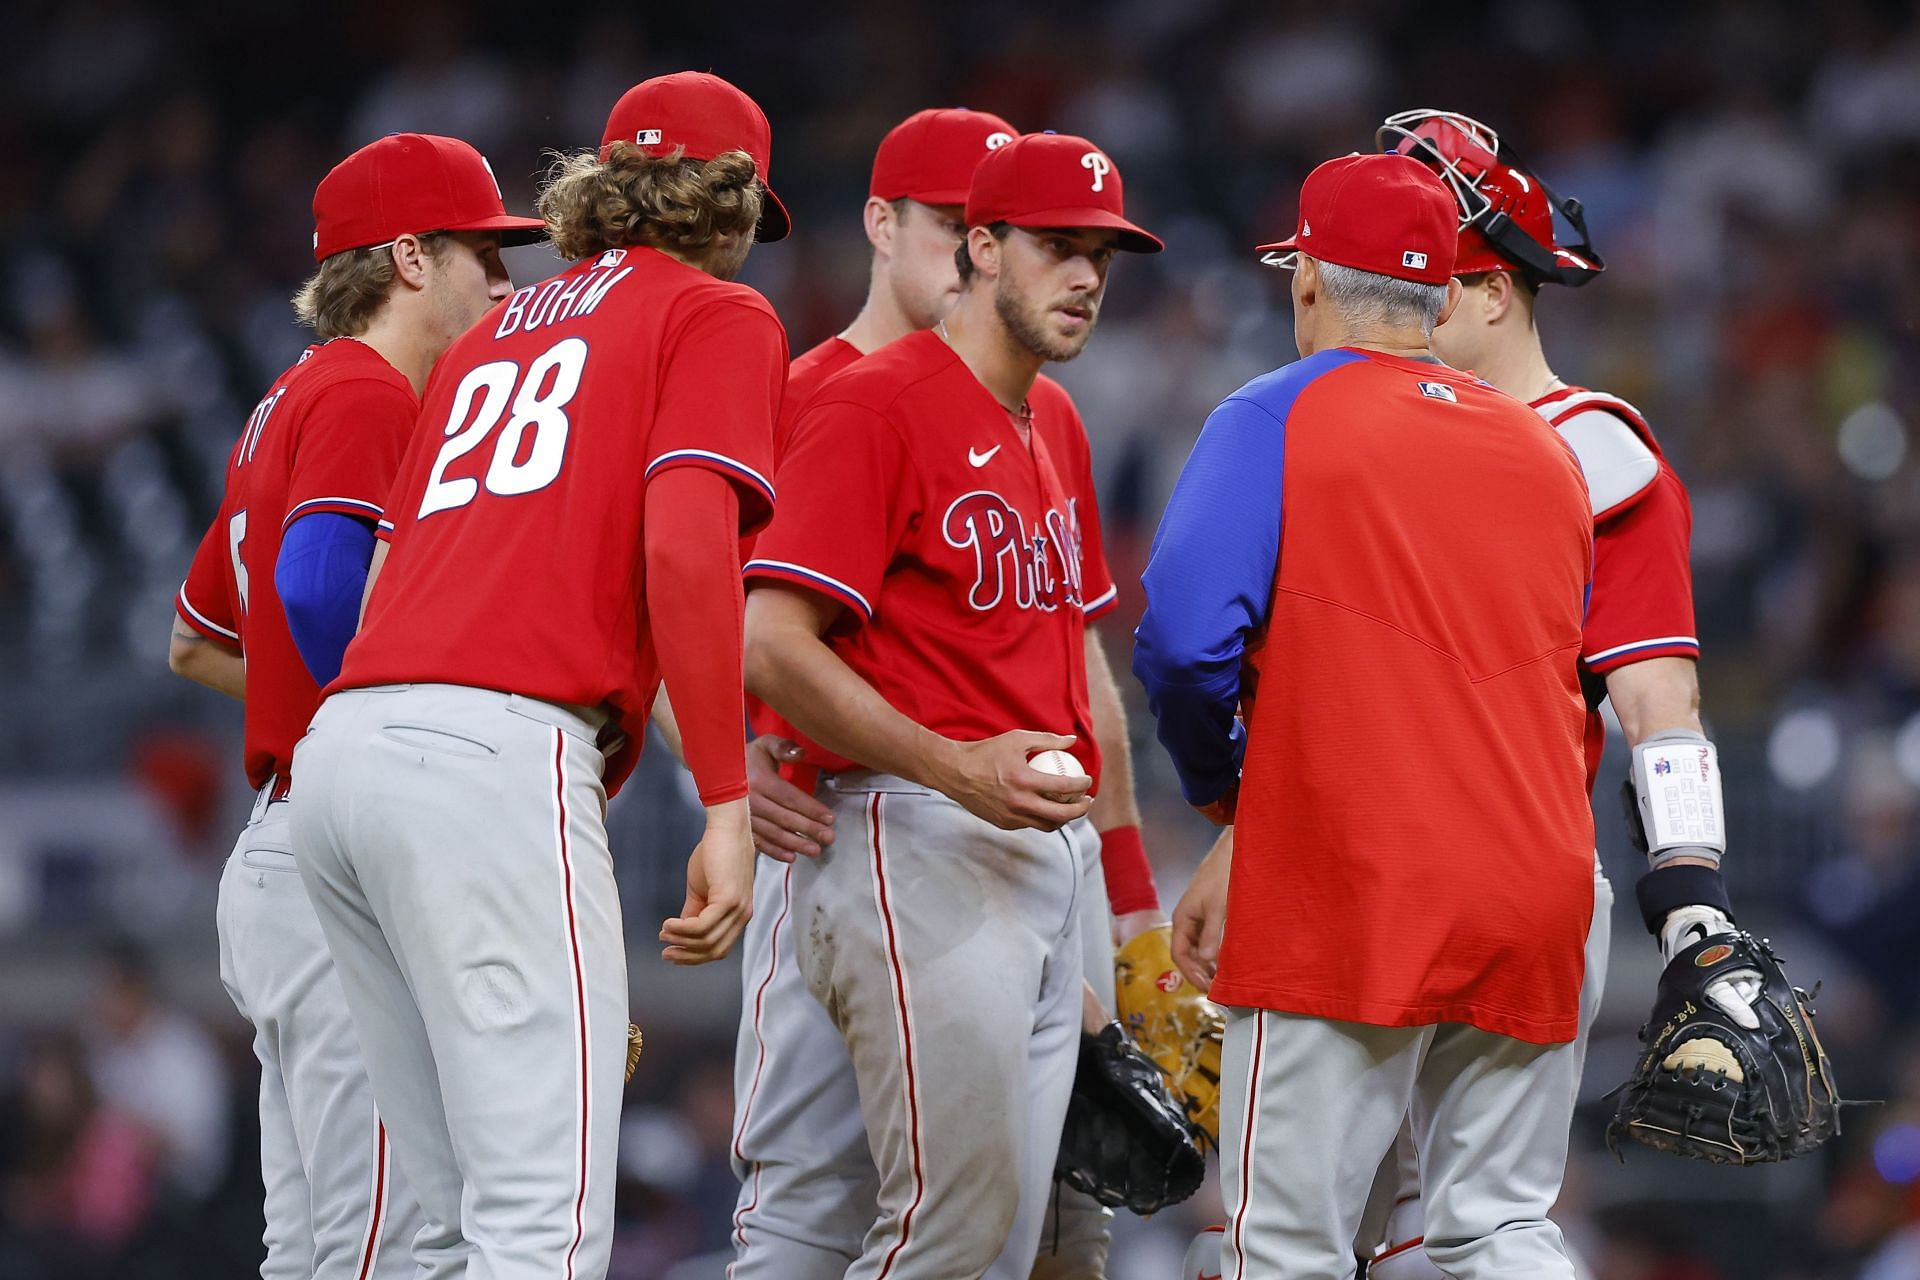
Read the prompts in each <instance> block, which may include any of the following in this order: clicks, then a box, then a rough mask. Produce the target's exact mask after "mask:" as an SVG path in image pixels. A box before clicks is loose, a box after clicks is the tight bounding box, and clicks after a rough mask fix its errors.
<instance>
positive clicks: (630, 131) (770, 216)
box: [600, 71, 793, 243]
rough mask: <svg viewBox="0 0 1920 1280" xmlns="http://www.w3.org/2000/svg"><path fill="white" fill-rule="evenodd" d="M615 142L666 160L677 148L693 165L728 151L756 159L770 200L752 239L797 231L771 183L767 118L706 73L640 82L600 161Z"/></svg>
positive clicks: (615, 114) (627, 97) (618, 106)
mask: <svg viewBox="0 0 1920 1280" xmlns="http://www.w3.org/2000/svg"><path fill="white" fill-rule="evenodd" d="M616 142H630V143H632V144H633V145H634V146H636V147H639V148H640V149H641V150H642V151H644V152H646V153H647V154H648V155H650V156H664V155H666V154H668V153H669V152H671V151H672V150H673V149H674V148H675V147H680V148H682V149H683V150H684V152H685V154H686V157H687V159H689V160H711V159H713V158H714V157H715V156H719V155H725V154H726V153H727V152H729V151H744V152H746V153H747V154H748V155H749V156H752V157H753V167H754V170H755V171H756V172H757V173H758V174H759V177H760V185H761V187H762V188H763V190H764V191H765V193H766V199H765V201H764V202H763V204H762V205H761V208H760V227H759V230H757V231H756V232H755V233H754V239H756V240H759V241H761V242H762V243H765V242H766V241H769V240H779V239H782V238H784V237H785V236H786V234H787V232H789V231H791V230H792V229H793V220H792V219H791V218H789V217H788V216H787V206H785V205H784V204H781V203H780V197H779V196H776V195H775V194H773V187H772V186H771V185H770V184H769V183H768V181H767V174H768V172H769V164H768V161H769V159H770V158H771V155H772V151H773V129H772V128H771V127H770V126H769V125H768V124H767V113H766V112H764V111H762V110H761V109H760V106H759V104H758V103H756V102H754V100H753V99H752V98H749V97H748V96H747V95H746V94H744V93H742V92H741V91H740V90H739V89H737V88H735V87H734V86H733V85H731V84H728V83H727V82H726V81H725V80H722V79H721V78H720V77H719V76H716V75H709V74H707V73H706V72H704V71H676V72H674V73H673V74H672V75H667V76H655V77H654V78H653V79H651V80H642V81H641V82H640V83H639V84H637V85H635V86H633V88H631V89H629V90H627V91H626V92H625V93H623V94H621V95H620V101H618V102H616V103H614V104H613V111H612V112H611V113H610V114H609V115H608V116H607V129H606V132H605V133H603V134H601V135H600V157H601V159H603V160H604V159H605V158H606V155H607V151H608V150H609V149H610V148H611V147H612V146H613V144H614V143H616Z"/></svg>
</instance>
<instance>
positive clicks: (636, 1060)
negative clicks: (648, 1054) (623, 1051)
mask: <svg viewBox="0 0 1920 1280" xmlns="http://www.w3.org/2000/svg"><path fill="white" fill-rule="evenodd" d="M646 1042H647V1041H646V1037H645V1036H643V1035H641V1034H640V1024H639V1023H637V1022H629V1023H628V1024H627V1079H628V1080H632V1079H633V1069H634V1068H635V1067H637V1066H639V1065H640V1049H641V1046H643V1045H645V1044H646Z"/></svg>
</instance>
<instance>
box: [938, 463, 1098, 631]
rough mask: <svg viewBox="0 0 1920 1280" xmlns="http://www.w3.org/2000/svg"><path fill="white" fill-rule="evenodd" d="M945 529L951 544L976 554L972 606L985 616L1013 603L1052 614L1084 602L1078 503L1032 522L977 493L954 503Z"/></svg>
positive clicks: (943, 524)
mask: <svg viewBox="0 0 1920 1280" xmlns="http://www.w3.org/2000/svg"><path fill="white" fill-rule="evenodd" d="M940 528H941V531H942V532H943V533H944V534H945V535H946V539H947V545H948V546H950V547H958V548H960V549H961V550H966V551H972V552H973V563H974V577H973V590H972V591H969V592H968V593H967V603H968V604H970V605H972V606H973V607H974V608H975V609H978V610H980V611H982V612H985V611H986V610H988V609H992V608H996V607H997V606H999V605H1000V603H1001V602H1002V601H1008V602H1010V603H1011V604H1013V605H1014V607H1016V608H1020V609H1045V610H1046V611H1047V612H1049V613H1051V612H1053V611H1054V610H1055V609H1058V608H1059V607H1060V606H1062V605H1071V606H1074V607H1075V608H1078V607H1079V606H1080V604H1081V603H1082V597H1081V592H1080V551H1081V547H1080V516H1079V502H1078V500H1076V499H1074V498H1068V499H1067V504H1066V509H1065V510H1064V511H1063V510H1061V509H1060V508H1058V507H1051V508H1048V510H1047V513H1046V516H1045V518H1044V519H1042V520H1036V521H1034V522H1032V523H1029V522H1028V520H1027V518H1026V517H1025V516H1023V515H1021V514H1020V512H1019V509H1018V508H1016V507H1015V506H1014V505H1013V504H1012V503H1011V502H1008V501H1007V500H1006V499H1005V498H1003V497H1001V496H1000V495H999V494H997V493H994V492H992V491H991V490H985V489H980V490H975V491H974V492H972V493H968V494H962V495H961V496H960V497H958V498H955V499H954V500H953V505H952V506H950V507H948V508H947V514H946V518H945V519H943V520H942V521H941V522H940ZM1009 583H1011V585H1012V593H1011V595H1009V593H1008V585H1009Z"/></svg>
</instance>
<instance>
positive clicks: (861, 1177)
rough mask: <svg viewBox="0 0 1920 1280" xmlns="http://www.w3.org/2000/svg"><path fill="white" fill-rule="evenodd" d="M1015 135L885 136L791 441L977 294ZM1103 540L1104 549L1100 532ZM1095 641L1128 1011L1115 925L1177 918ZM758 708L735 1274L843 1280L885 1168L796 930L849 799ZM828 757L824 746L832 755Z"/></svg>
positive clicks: (1070, 1220)
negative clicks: (1002, 158) (1168, 904)
mask: <svg viewBox="0 0 1920 1280" xmlns="http://www.w3.org/2000/svg"><path fill="white" fill-rule="evenodd" d="M1015 136H1016V132H1015V130H1014V128H1013V126H1012V125H1010V124H1008V123H1007V122H1006V121H1005V120H1002V119H1001V118H1000V117H998V116H995V115H991V114H988V113H985V112H978V111H968V110H963V109H938V110H926V111H920V112H916V113H915V114H914V115H912V116H909V117H908V118H907V119H906V120H904V121H902V122H901V123H900V124H899V125H896V126H895V127H894V128H893V129H892V130H890V131H889V132H888V134H887V136H886V137H885V138H883V139H882V140H881V143H880V147H879V150H878V152H877V153H876V154H875V156H874V165H873V175H872V179H871V182H870V184H869V186H868V200H867V206H866V211H865V215H866V230H867V237H868V239H869V241H870V242H871V243H872V244H873V247H874V254H873V265H872V270H871V277H870V282H869V287H868V295H867V301H866V304H865V306H863V307H862V308H861V311H860V314H859V315H858V316H856V317H855V319H854V321H853V323H852V324H850V325H849V326H848V327H847V328H846V330H845V331H843V332H842V333H841V334H840V335H838V336H837V337H833V338H829V339H827V340H826V341H825V342H823V343H821V344H820V345H819V346H817V347H815V348H813V349H812V350H811V351H808V352H807V353H806V354H804V355H802V356H799V357H797V358H796V359H795V360H794V362H793V365H792V367H791V368H790V369H789V371H788V375H787V391H786V396H785V399H784V400H783V402H782V405H781V428H780V430H779V431H777V432H776V437H777V439H779V440H782V441H783V440H784V439H785V438H786V436H787V434H788V432H790V430H791V427H792V423H793V421H794V419H795V418H797V417H798V416H799V414H800V412H801V411H802V410H804V409H805V407H806V406H807V404H808V403H810V402H811V400H812V399H813V397H814V395H815V394H816V393H817V392H818V391H819V389H820V387H821V386H822V384H823V383H825V382H826V381H827V379H828V378H830V377H831V376H832V375H833V374H835V373H837V372H838V371H839V370H841V369H843V368H845V367H847V366H848V365H850V364H852V363H853V362H854V361H855V360H857V359H859V358H860V357H861V356H863V355H865V354H867V353H868V352H871V351H874V350H876V349H878V348H880V347H883V346H885V345H887V344H888V343H890V342H893V341H895V340H897V339H899V338H902V337H905V336H907V335H908V334H911V333H918V332H923V331H925V330H928V329H931V328H933V327H934V325H935V324H937V323H938V322H939V321H940V320H941V319H942V318H943V317H944V316H945V315H946V313H947V311H948V310H950V309H951V307H952V305H953V303H954V301H955V300H956V299H957V298H958V297H959V294H960V288H961V285H960V276H959V272H958V270H957V268H956V264H955V261H954V252H955V250H956V248H958V247H959V245H960V244H961V242H962V240H963V239H964V236H965V229H966V223H965V216H966V211H965V207H964V206H965V202H966V196H967V187H968V184H969V182H970V181H971V179H972V175H973V170H974V167H975V165H976V164H978V163H979V161H980V160H981V159H983V158H984V157H985V156H986V155H987V154H988V153H989V152H990V151H992V150H994V149H996V148H998V147H1001V146H1004V145H1005V144H1006V143H1008V142H1011V141H1012V140H1013V139H1014V137H1015ZM791 498H792V495H791V493H789V494H788V499H789V501H790V500H791ZM1093 536H1094V538H1095V539H1096V542H1095V554H1096V556H1097V551H1098V543H1097V538H1098V531H1097V530H1094V531H1093ZM1101 572H1102V574H1103V575H1104V569H1102V570H1101ZM1112 604H1113V598H1112V597H1111V596H1109V597H1108V599H1107V600H1106V601H1105V602H1104V603H1102V602H1095V603H1094V604H1092V605H1090V606H1088V607H1087V609H1086V611H1085V612H1086V616H1087V618H1088V620H1089V621H1092V620H1093V619H1095V618H1098V617H1100V616H1103V615H1104V614H1105V613H1106V612H1107V611H1108V610H1109V609H1110V608H1111V607H1112ZM1087 648H1088V661H1089V664H1090V665H1089V671H1088V686H1089V696H1090V697H1091V698H1092V700H1093V705H1092V708H1091V710H1092V713H1093V721H1094V728H1095V733H1096V735H1097V737H1098V745H1099V750H1100V755H1101V758H1102V760H1103V762H1104V763H1103V766H1102V775H1103V777H1102V781H1101V799H1100V800H1099V801H1098V802H1096V804H1095V807H1094V810H1093V812H1092V814H1091V815H1089V817H1088V818H1086V819H1082V820H1080V821H1084V822H1089V823H1092V824H1093V825H1095V826H1096V827H1100V828H1102V829H1101V830H1099V832H1098V842H1099V844H1100V846H1101V858H1100V869H1101V871H1102V873H1103V874H1102V877H1101V881H1098V882H1093V883H1090V884H1089V885H1088V886H1086V887H1085V891H1084V892H1083V893H1082V895H1081V896H1082V902H1083V910H1082V913H1081V921H1082V942H1083V951H1084V953H1085V967H1086V973H1087V977H1088V979H1089V980H1090V981H1091V982H1092V983H1093V985H1094V992H1095V995H1094V998H1095V1000H1096V1001H1097V1002H1099V1003H1100V1005H1101V1008H1102V1009H1111V1008H1112V1007H1113V1004H1114V998H1113V991H1112V987H1113V962H1112V946H1111V941H1110V939H1111V938H1112V935H1113V929H1114V928H1115V927H1117V929H1118V931H1119V932H1120V933H1121V934H1122V935H1123V937H1122V940H1124V938H1125V937H1131V936H1132V935H1133V934H1134V933H1137V932H1139V931H1140V930H1141V929H1144V928H1147V927H1150V926H1151V925H1155V924H1159V923H1162V922H1163V921H1164V920H1165V918H1166V917H1165V913H1164V911H1163V910H1161V908H1160V905H1159V898H1158V892H1157V890H1156V888H1155V886H1154V883H1153V873H1152V868H1151V867H1150V866H1149V865H1148V863H1147V860H1146V854H1145V849H1144V846H1143V845H1142V843H1141V839H1140V830H1139V817H1138V811H1137V808H1136V807H1135V805H1134V797H1133V787H1132V774H1131V762H1130V761H1129V759H1128V750H1129V745H1128V741H1127V737H1126V722H1125V713H1124V710H1123V709H1122V707H1121V705H1120V702H1119V696H1118V691H1117V689H1116V688H1115V686H1114V683H1113V679H1112V675H1111V673H1110V672H1109V671H1108V670H1107V667H1106V661H1105V654H1104V652H1103V651H1102V650H1101V648H1100V646H1099V644H1098V642H1097V640H1096V639H1095V638H1094V637H1093V635H1092V634H1091V632H1089V634H1088V638H1087ZM748 702H749V713H750V717H751V719H752V723H753V725H754V728H755V731H756V734H757V735H758V736H756V737H755V739H754V741H753V742H752V743H751V744H750V745H749V750H748V761H747V767H748V780H749V785H750V788H751V793H752V794H751V800H752V805H753V809H754V838H755V842H756V843H757V844H758V846H759V847H760V848H761V849H762V850H763V851H764V852H766V853H768V854H769V856H771V857H773V858H776V859H778V860H780V861H781V862H782V863H783V865H781V866H778V867H764V868H763V869H762V873H761V874H760V875H759V876H758V877H757V878H756V879H755V882H754V915H753V919H752V920H751V921H750V922H749V923H748V925H747V931H746V935H745V938H744V940H743V942H742V953H743V957H744V964H743V967H742V986H743V991H742V1002H741V1006H742V1007H741V1018H740V1033H739V1037H738V1039H737V1041H736V1050H735V1064H734V1117H735V1121H734V1141H733V1159H734V1165H735V1172H736V1174H738V1176H739V1177H740V1180H741V1191H740V1199H739V1203H738V1207H737V1209H736V1212H735V1217H734V1227H735V1230H734V1244H735V1248H736V1252H737V1254H738V1257H737V1259H736V1261H735V1262H734V1264H733V1268H732V1272H731V1274H732V1276H733V1277H734V1280H747V1278H748V1277H755V1276H768V1277H781V1278H783V1280H806V1278H807V1277H815V1276H818V1277H835V1278H837V1277H839V1276H841V1275H844V1274H845V1272H846V1269H847V1267H848V1265H849V1264H850V1263H851V1262H852V1261H853V1260H854V1259H855V1258H856V1257H858V1256H859V1253H860V1251H861V1247H862V1243H863V1240H864V1238H865V1235H866V1232H867V1229H868V1228H869V1227H870V1226H871V1225H872V1223H873V1203H874V1200H875V1198H876V1196H877V1195H878V1189H879V1187H878V1179H879V1175H878V1172H877V1170H876V1169H875V1168H874V1163H873V1156H872V1154H871V1153H870V1152H869V1150H868V1148H867V1135H866V1129H865V1126H864V1124H863V1123H862V1120H861V1114H860V1099H859V1095H858V1093H857V1091H856V1090H855V1086H854V1077H853V1067H852V1064H851V1062H850V1061H849V1060H848V1056H847V1051H846V1049H845V1047H844V1045H843V1044H842V1042H841V1039H840V1032H839V1030H838V1029H837V1028H836V1027H835V1026H834V1023H833V1020H832V1019H831V1018H830V1017H828V1015H827V1012H826V1010H825V1009H824V1008H823V1007H822V1006H821V1004H820V1003H819V1002H818V1001H816V1000H814V999H813V998H812V996H811V995H810V994H809V993H808V991H807V988H806V983H805V981H804V980H803V979H802V977H801V975H800V972H799V968H798V966H797V965H796V964H795V962H794V945H793V931H792V928H791V926H790V918H791V905H792V875H793V870H792V866H791V863H792V860H793V859H794V858H795V857H796V856H805V857H812V856H816V855H817V854H818V853H819V851H820V849H821V848H823V847H825V846H827V845H830V844H831V843H832V841H833V826H834V819H833V811H832V810H831V809H829V808H828V807H827V806H826V805H824V804H822V803H821V802H820V801H819V800H818V799H816V798H815V796H814V790H815V787H816V786H817V783H818V779H819V774H820V764H819V763H814V762H809V761H808V760H807V751H806V749H805V748H803V747H801V746H800V745H799V744H798V743H797V742H795V741H793V739H794V738H795V737H798V736H801V735H799V731H798V730H795V729H793V728H792V727H791V726H789V725H787V724H786V723H785V722H784V721H783V720H782V719H781V718H780V717H779V716H778V715H777V714H776V713H775V712H774V711H773V710H772V709H771V708H770V707H767V706H766V704H764V703H762V702H760V701H759V700H758V699H757V698H749V699H748ZM826 758H827V753H825V752H822V751H818V750H817V749H816V752H815V760H816V761H817V760H822V759H826ZM783 775H784V776H783ZM1084 834H1085V833H1083V835H1084ZM1110 894H1111V895H1112V900H1113V901H1114V902H1116V903H1118V904H1119V907H1118V910H1119V911H1120V913H1121V914H1120V918H1119V920H1118V922H1117V926H1110V923H1109V916H1108V911H1109V908H1108V901H1109V895H1110ZM1101 1020H1102V1021H1104V1020H1105V1018H1104V1017H1103V1018H1102V1019H1101ZM1049 1212H1050V1213H1057V1214H1058V1222H1057V1223H1055V1224H1052V1225H1051V1226H1049V1228H1048V1229H1046V1230H1043V1232H1042V1243H1041V1247H1040V1257H1039V1260H1038V1262H1037V1264H1036V1268H1035V1272H1034V1274H1035V1275H1036V1276H1038V1277H1047V1276H1053V1275H1061V1276H1065V1275H1077V1276H1099V1275H1102V1274H1104V1272H1105V1259H1106V1250H1107V1244H1108V1223H1109V1222H1110V1220H1111V1214H1110V1213H1109V1212H1108V1211H1107V1210H1105V1209H1104V1208H1102V1207H1101V1206H1100V1205H1099V1204H1098V1203H1097V1202H1095V1201H1094V1200H1093V1199H1092V1198H1091V1197H1088V1196H1085V1195H1082V1194H1080V1193H1078V1192H1076V1191H1073V1190H1071V1189H1067V1188H1062V1190H1061V1192H1060V1194H1059V1196H1058V1197H1057V1198H1056V1200H1055V1201H1053V1202H1050V1204H1049ZM1056 1227H1057V1229H1055V1228H1056Z"/></svg>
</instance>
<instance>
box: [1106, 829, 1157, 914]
mask: <svg viewBox="0 0 1920 1280" xmlns="http://www.w3.org/2000/svg"><path fill="white" fill-rule="evenodd" d="M1100 872H1101V874H1102V875H1103V876H1105V877H1106V881H1107V905H1108V907H1109V908H1110V909H1111V910H1112V911H1113V914H1115V915H1116V916H1124V915H1129V914H1131V913H1132V912H1135V911H1158V910H1159V909H1160V890H1159V889H1158V888H1157V887H1156V886H1155V885H1154V883H1153V865H1152V864H1151V863H1149V862H1148V861H1147V846H1146V845H1144V844H1142V843H1141V842H1140V828H1139V827H1115V828H1113V829H1112V830H1111V831H1102V832H1101V833H1100Z"/></svg>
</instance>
